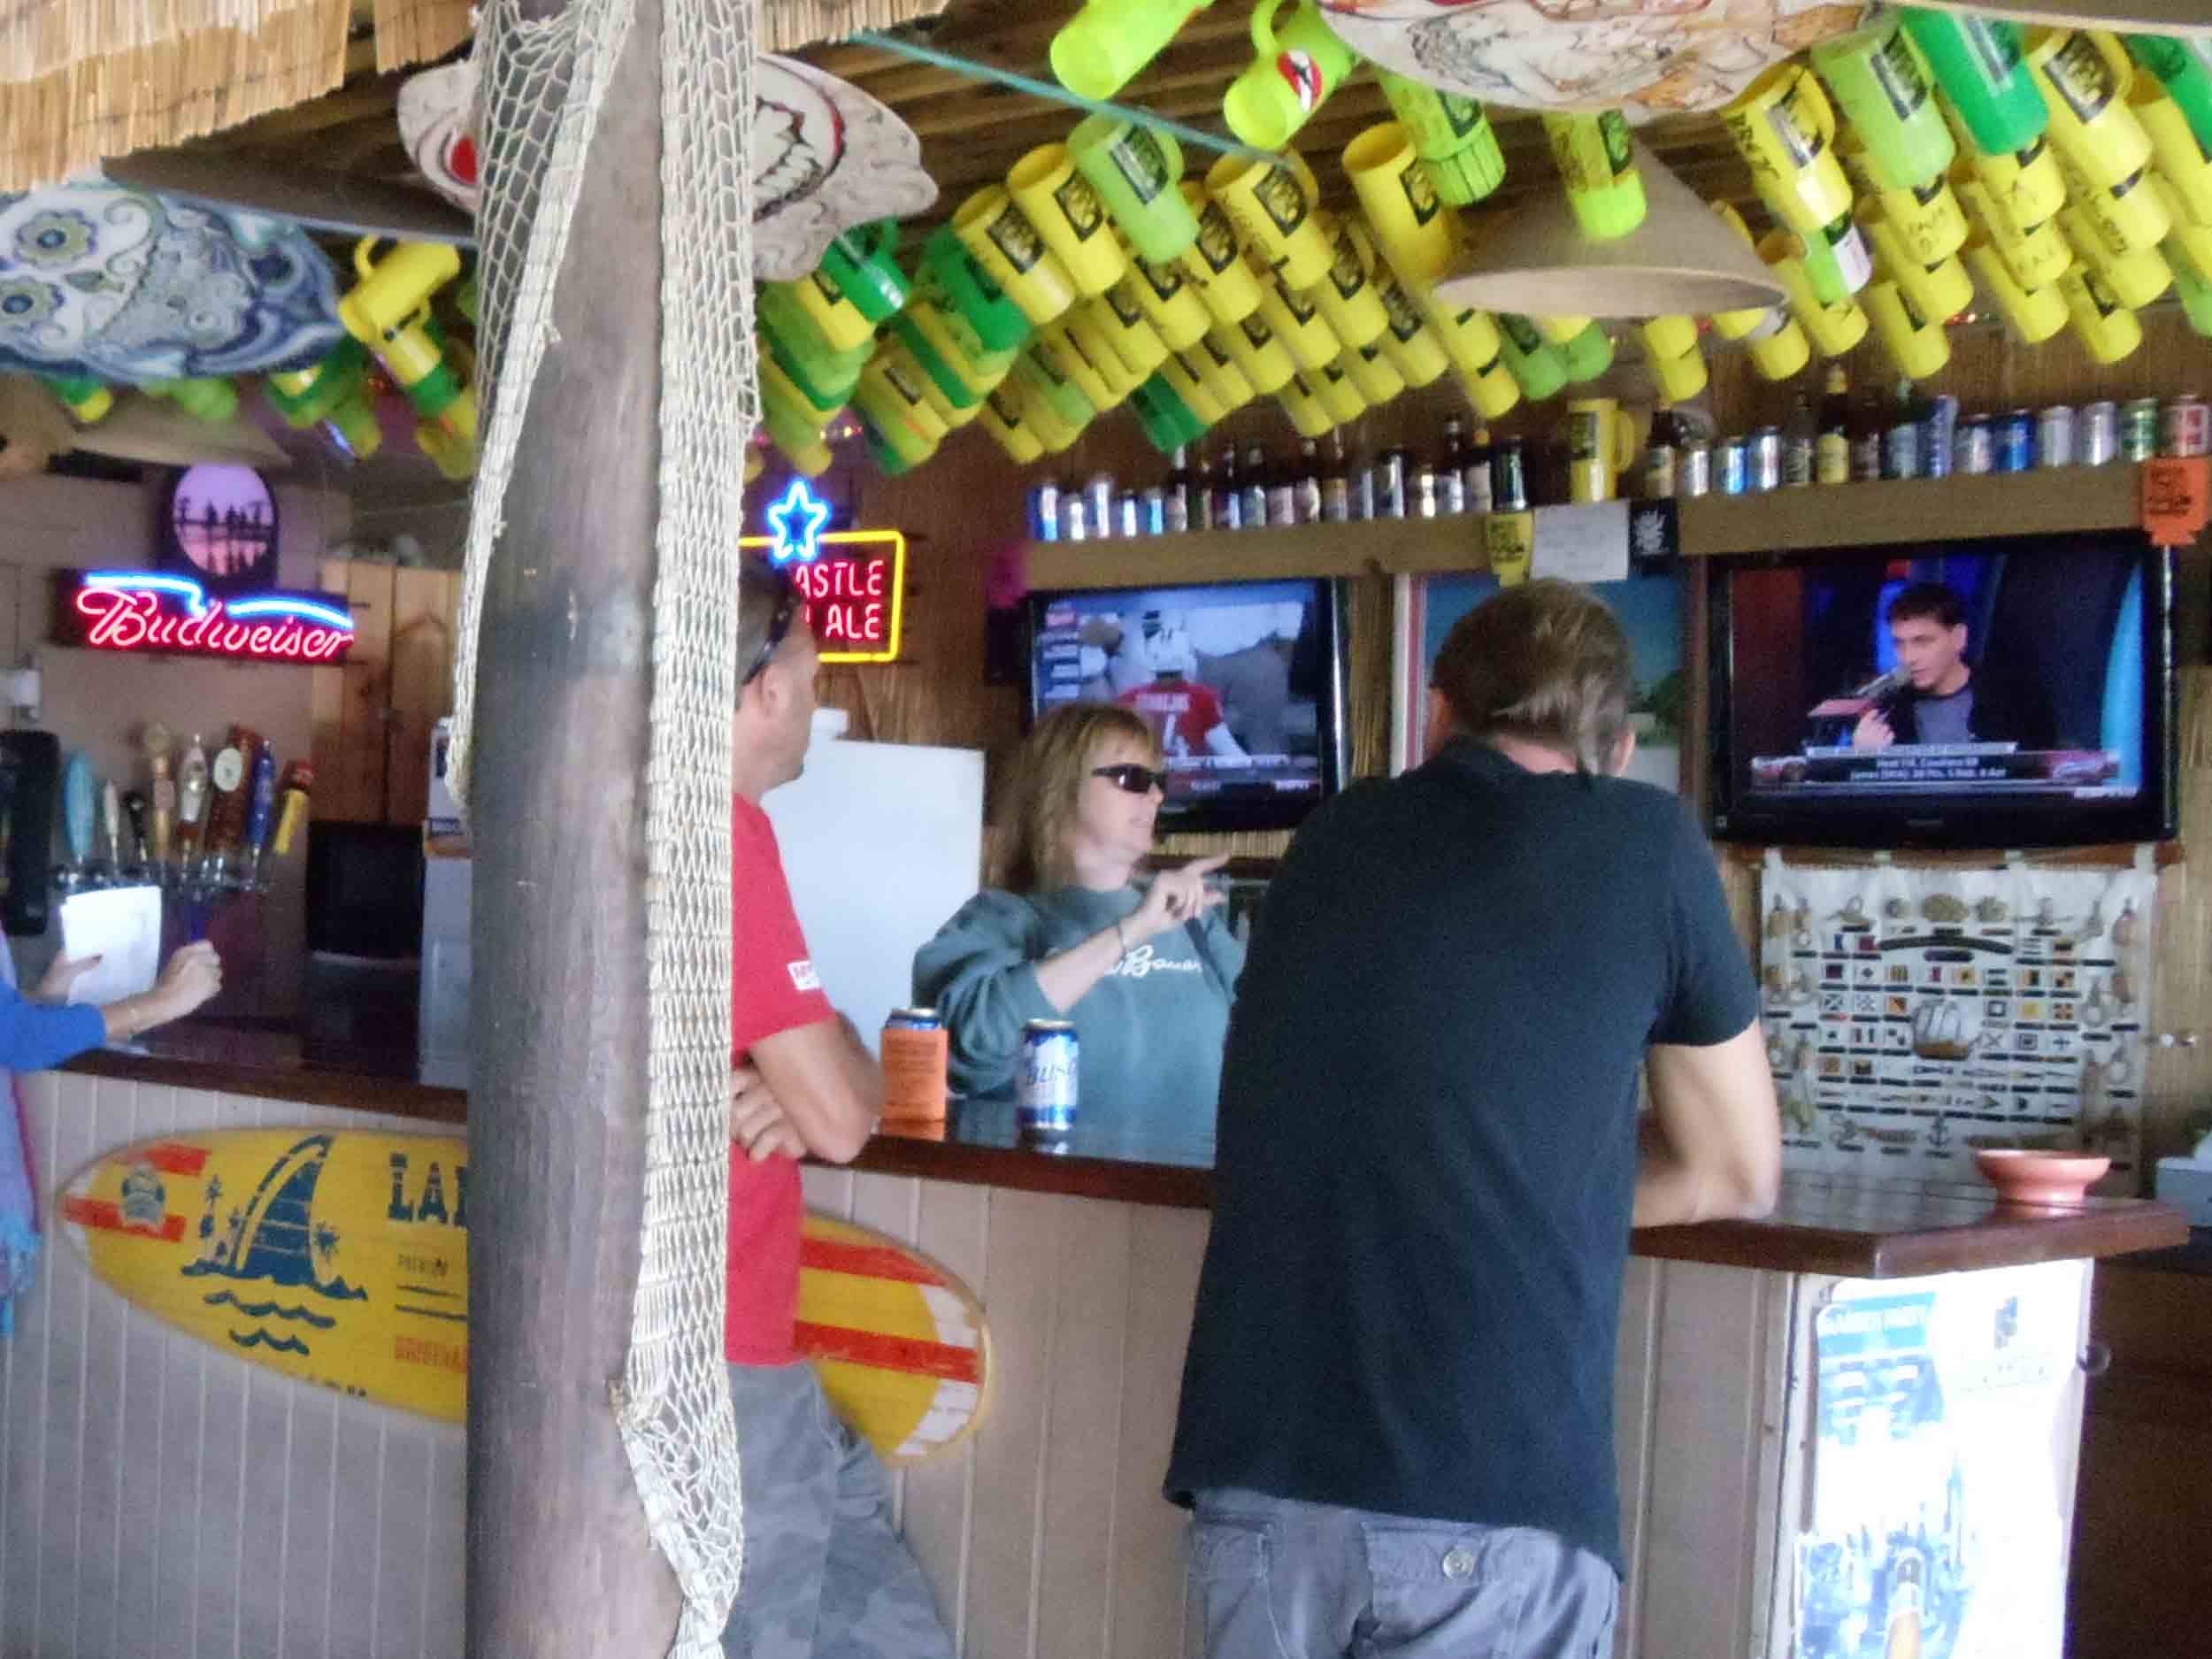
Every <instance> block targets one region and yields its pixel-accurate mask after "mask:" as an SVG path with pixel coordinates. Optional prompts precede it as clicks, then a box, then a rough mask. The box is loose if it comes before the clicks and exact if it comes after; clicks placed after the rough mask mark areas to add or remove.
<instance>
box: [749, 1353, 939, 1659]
mask: <svg viewBox="0 0 2212 1659" xmlns="http://www.w3.org/2000/svg"><path fill="white" fill-rule="evenodd" d="M730 1394H731V1395H732V1397H733V1400H734V1401H735V1402H736V1405H737V1434H738V1451H739V1455H740V1458H741V1476H740V1479H739V1486H740V1489H741V1493H742V1494H743V1499H744V1504H745V1572H744V1578H743V1580H742V1581H741V1583H740V1584H739V1586H738V1590H737V1609H736V1611H735V1612H733V1614H732V1615H731V1616H730V1622H729V1625H728V1627H727V1628H726V1629H725V1630H724V1631H723V1632H722V1651H723V1652H724V1653H725V1654H726V1655H729V1659H953V1650H952V1639H951V1638H950V1637H949V1636H948V1635H947V1634H946V1633H945V1628H944V1626H943V1625H942V1624H940V1623H939V1622H938V1619H937V1608H936V1604H935V1603H934V1602H933V1601H932V1600H931V1598H930V1594H929V1586H928V1584H927V1583H926V1582H925V1581H924V1579H923V1578H922V1570H921V1568H920V1567H919V1566H918V1565H917V1564H916V1563H915V1561H914V1557H913V1555H911V1554H910V1552H909V1551H908V1549H907V1548H906V1545H905V1544H904V1543H903V1542H902V1540H900V1538H899V1535H898V1533H897V1532H895V1530H893V1528H892V1525H891V1489H890V1486H889V1484H888V1482H887V1479H886V1477H885V1474H884V1469H883V1464H882V1463H880V1462H879V1461H878V1459H877V1457H876V1455H875V1452H874V1450H873V1448H871V1447H870V1446H869V1445H868V1444H867V1442H866V1441H864V1440H861V1439H860V1438H859V1437H858V1436H857V1435H856V1434H854V1433H853V1432H852V1431H851V1430H850V1429H848V1428H847V1427H846V1426H845V1425H843V1424H842V1423H841V1422H839V1421H838V1420H837V1416H836V1414H835V1413H834V1412H833V1411H832V1410H831V1409H830V1403H829V1401H828V1399H827V1397H826V1396H825V1395H824V1394H823V1393H822V1385H821V1383H820V1382H819V1381H818V1380H817V1379H816V1377H815V1374H814V1367H813V1366H812V1365H810V1364H809V1363H806V1362H805V1361H803V1360H802V1361H800V1362H799V1363H797V1364H795V1365H733V1366H731V1367H730Z"/></svg>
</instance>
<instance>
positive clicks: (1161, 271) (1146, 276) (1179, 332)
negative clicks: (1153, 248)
mask: <svg viewBox="0 0 2212 1659" xmlns="http://www.w3.org/2000/svg"><path fill="white" fill-rule="evenodd" d="M1129 265H1130V272H1129V274H1128V275H1127V276H1126V277H1125V278H1123V279H1122V280H1123V281H1124V282H1125V283H1127V284H1128V287H1129V291H1130V292H1131V293H1133V294H1134V295H1135V296H1137V303H1139V304H1141V305H1142V306H1143V307H1144V314H1145V315H1146V316H1147V317H1148V318H1149V319H1151V322H1152V331H1153V332H1154V333H1155V334H1158V335H1159V336H1160V339H1161V340H1162V341H1163V342H1164V343H1165V344H1166V346H1167V349H1169V350H1170V351H1187V350H1189V349H1190V348H1191V347H1193V346H1194V345H1196V344H1197V343H1198V338H1199V336H1200V335H1201V334H1204V333H1205V332H1206V330H1207V329H1209V328H1210V327H1212V326H1213V318H1212V316H1211V314H1210V312H1208V311H1207V310H1206V305H1205V302H1204V301H1202V300H1201V299H1200V298H1199V297H1198V287H1197V284H1195V283H1194V282H1193V281H1192V280H1190V277H1189V274H1188V273H1187V272H1186V271H1185V270H1184V269H1183V265H1182V262H1181V261H1180V260H1177V259H1171V260H1169V261H1167V262H1166V263H1165V264H1164V265H1155V264H1153V263H1152V262H1151V261H1150V260H1148V259H1141V258H1137V257H1132V258H1131V259H1130V261H1129ZM1108 291H1109V292H1111V291H1112V290H1108Z"/></svg>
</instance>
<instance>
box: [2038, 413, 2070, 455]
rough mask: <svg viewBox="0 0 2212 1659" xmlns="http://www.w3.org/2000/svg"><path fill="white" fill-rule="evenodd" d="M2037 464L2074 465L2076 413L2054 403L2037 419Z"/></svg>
mask: <svg viewBox="0 0 2212 1659" xmlns="http://www.w3.org/2000/svg"><path fill="white" fill-rule="evenodd" d="M2035 464H2036V465H2038V466H2071V465H2073V464H2074V411H2073V410H2072V409H2071V408H2070V407H2069V406H2068V405H2067V404H2064V403H2053V404H2052V405H2051V406H2050V407H2049V408H2048V409H2047V410H2045V411H2042V412H2041V413H2040V414H2039V415H2038V416H2036V418H2035Z"/></svg>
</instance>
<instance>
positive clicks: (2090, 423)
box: [2077, 398, 2120, 466]
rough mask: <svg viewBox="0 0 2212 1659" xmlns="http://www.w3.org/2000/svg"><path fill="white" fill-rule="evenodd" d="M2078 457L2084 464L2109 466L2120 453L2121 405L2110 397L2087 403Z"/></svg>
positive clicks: (2084, 407) (2082, 416)
mask: <svg viewBox="0 0 2212 1659" xmlns="http://www.w3.org/2000/svg"><path fill="white" fill-rule="evenodd" d="M2080 435H2081V442H2080V445H2079V446H2078V447H2079V449H2080V453H2079V455H2078V457H2077V458H2078V460H2079V461H2080V463H2081V465H2084V466H2109V465H2112V463H2113V462H2114V461H2116V460H2117V459H2118V458H2119V455H2120V406H2119V404H2117V403H2114V402H2113V401H2112V400H2111V399H2110V398H2106V399H2105V400H2104V401H2102V402H2101V403H2085V404H2084V405H2083V406H2082V411H2081V434H2080Z"/></svg>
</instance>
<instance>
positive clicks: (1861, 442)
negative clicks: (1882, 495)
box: [1851, 392, 1889, 484]
mask: <svg viewBox="0 0 2212 1659" xmlns="http://www.w3.org/2000/svg"><path fill="white" fill-rule="evenodd" d="M1888 424H1889V423H1888V421H1887V420H1886V418H1885V417H1884V415H1883V412H1882V406H1881V403H1880V402H1879V401H1878V399H1877V398H1876V397H1875V396H1874V394H1873V393H1872V392H1867V393H1865V394H1863V395H1862V396H1860V397H1859V398H1858V400H1857V401H1856V402H1855V403H1853V404H1852V405H1851V481H1852V482H1853V483H1854V484H1866V483H1871V482H1872V481H1873V480H1876V479H1878V478H1879V477H1881V475H1882V433H1883V430H1884V428H1885V427H1886V426H1887V425H1888Z"/></svg>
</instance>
